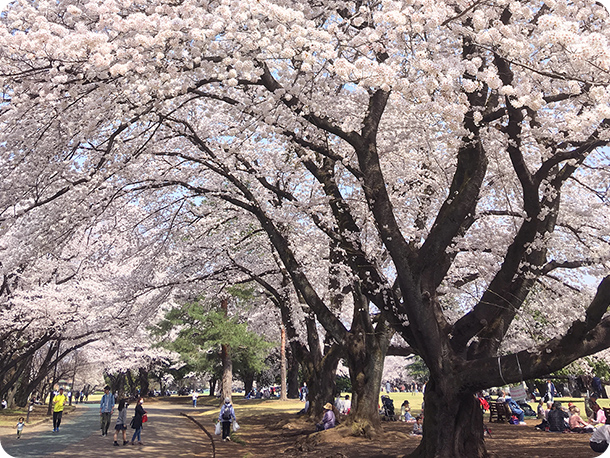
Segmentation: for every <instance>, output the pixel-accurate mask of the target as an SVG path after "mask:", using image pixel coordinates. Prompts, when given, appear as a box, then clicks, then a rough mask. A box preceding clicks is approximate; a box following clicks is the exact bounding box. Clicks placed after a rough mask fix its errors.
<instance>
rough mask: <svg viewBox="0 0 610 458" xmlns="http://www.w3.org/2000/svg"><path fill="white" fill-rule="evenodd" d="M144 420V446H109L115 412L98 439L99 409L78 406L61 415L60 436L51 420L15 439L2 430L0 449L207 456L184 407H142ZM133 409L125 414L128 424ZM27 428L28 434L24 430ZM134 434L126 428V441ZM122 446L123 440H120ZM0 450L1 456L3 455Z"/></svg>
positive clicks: (78, 455) (37, 455)
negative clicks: (185, 414)
mask: <svg viewBox="0 0 610 458" xmlns="http://www.w3.org/2000/svg"><path fill="white" fill-rule="evenodd" d="M144 409H146V411H147V412H148V418H149V421H148V422H147V423H146V424H145V425H144V429H143V430H142V442H143V443H144V445H142V446H138V445H134V446H132V445H126V446H119V447H116V446H113V444H112V435H111V433H114V429H113V428H114V424H115V421H116V413H115V414H114V415H113V418H112V423H111V430H109V431H108V436H106V437H102V436H101V431H100V417H99V406H98V405H93V404H79V405H78V407H77V410H76V411H75V413H73V414H71V415H68V416H65V417H64V418H63V419H62V424H61V427H60V430H59V432H57V433H54V432H53V431H52V429H53V426H52V423H50V422H48V423H47V422H45V423H43V424H41V425H37V426H34V427H31V428H28V427H27V426H26V427H25V428H24V430H23V435H22V438H21V439H19V440H17V439H16V432H15V430H10V429H6V428H2V430H1V431H0V434H1V435H0V445H1V446H2V448H3V449H4V452H5V453H8V455H9V456H12V457H14V458H42V457H62V458H67V457H73V458H82V457H94V458H102V457H111V456H112V457H117V456H118V457H121V456H124V457H132V456H148V457H155V458H156V457H159V458H163V457H168V458H178V457H192V456H198V457H203V458H207V457H211V456H212V447H211V444H210V441H209V438H208V437H207V436H206V435H205V433H203V432H202V431H201V430H200V429H199V428H198V427H197V426H196V425H194V424H193V422H191V421H190V420H189V419H187V418H185V417H183V416H181V415H180V412H181V411H184V412H189V409H187V408H182V407H175V406H170V405H163V404H161V403H159V404H151V405H150V406H147V405H146V404H145V405H144ZM132 416H133V408H132V407H131V406H130V407H129V410H128V411H127V418H128V420H131V417H132ZM28 429H29V430H28ZM132 434H133V430H132V429H131V428H128V429H127V439H128V440H131V435H132ZM119 443H120V444H122V443H123V442H122V436H120V437H119ZM4 456H5V455H4V454H3V451H1V450H0V457H2V458H3V457H4Z"/></svg>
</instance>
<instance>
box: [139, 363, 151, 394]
mask: <svg viewBox="0 0 610 458" xmlns="http://www.w3.org/2000/svg"><path fill="white" fill-rule="evenodd" d="M138 380H139V382H140V396H148V391H149V390H150V384H149V381H148V371H147V370H146V369H142V368H140V370H139V373H138Z"/></svg>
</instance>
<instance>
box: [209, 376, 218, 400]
mask: <svg viewBox="0 0 610 458" xmlns="http://www.w3.org/2000/svg"><path fill="white" fill-rule="evenodd" d="M217 382H218V380H217V379H216V377H214V376H212V377H210V394H209V396H210V397H214V393H215V392H216V383H217Z"/></svg>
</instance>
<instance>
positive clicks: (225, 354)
mask: <svg viewBox="0 0 610 458" xmlns="http://www.w3.org/2000/svg"><path fill="white" fill-rule="evenodd" d="M221 355H222V385H221V391H220V398H221V400H222V401H223V402H224V399H225V398H229V399H231V394H232V391H233V390H232V387H233V360H232V359H231V347H229V346H228V345H222V350H221Z"/></svg>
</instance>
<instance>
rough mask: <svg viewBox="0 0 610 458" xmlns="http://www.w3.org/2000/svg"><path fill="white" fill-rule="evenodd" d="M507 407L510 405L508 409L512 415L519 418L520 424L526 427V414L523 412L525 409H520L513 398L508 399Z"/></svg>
mask: <svg viewBox="0 0 610 458" xmlns="http://www.w3.org/2000/svg"><path fill="white" fill-rule="evenodd" d="M506 405H508V408H509V409H510V411H511V412H512V414H513V415H514V416H515V417H517V421H518V422H519V424H520V425H525V424H526V423H525V412H523V409H522V408H521V407H519V404H517V403H516V402H515V400H514V399H512V398H506Z"/></svg>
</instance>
